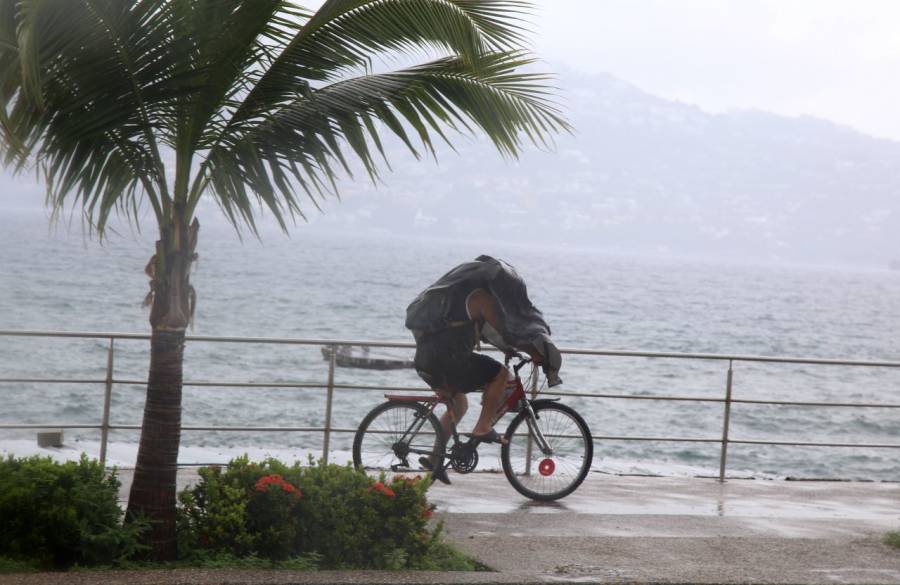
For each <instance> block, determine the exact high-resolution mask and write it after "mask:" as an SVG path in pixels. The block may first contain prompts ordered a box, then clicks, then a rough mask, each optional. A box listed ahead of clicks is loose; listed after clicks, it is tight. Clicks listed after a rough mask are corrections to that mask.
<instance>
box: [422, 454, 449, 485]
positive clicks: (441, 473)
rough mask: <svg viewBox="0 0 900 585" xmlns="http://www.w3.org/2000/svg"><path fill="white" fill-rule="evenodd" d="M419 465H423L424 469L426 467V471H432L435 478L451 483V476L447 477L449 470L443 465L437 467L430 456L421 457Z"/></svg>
mask: <svg viewBox="0 0 900 585" xmlns="http://www.w3.org/2000/svg"><path fill="white" fill-rule="evenodd" d="M419 465H421V466H422V469H424V470H425V471H430V472H431V477H433V478H434V479H436V480H438V481H439V482H441V483H445V484H447V485H450V478H449V477H447V470H446V469H444V468H443V467H439V468H437V469H435V468H434V464H433V463H432V462H431V459H429V458H428V457H419Z"/></svg>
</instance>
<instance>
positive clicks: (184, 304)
mask: <svg viewBox="0 0 900 585" xmlns="http://www.w3.org/2000/svg"><path fill="white" fill-rule="evenodd" d="M198 230H199V224H198V223H197V221H196V220H195V221H194V223H193V224H192V225H191V226H190V228H187V226H185V225H184V223H183V222H180V221H178V220H177V219H176V221H175V222H174V225H173V226H171V228H170V229H163V230H161V237H160V240H159V241H158V242H157V244H156V255H155V256H154V257H153V259H151V261H150V264H148V266H147V273H148V275H149V276H150V277H151V282H150V289H151V295H150V300H151V302H152V308H151V310H150V324H151V326H152V328H153V333H152V336H151V338H150V373H149V375H148V380H147V399H146V402H145V404H144V421H143V424H142V426H141V442H140V446H139V447H138V455H137V462H136V463H135V469H134V481H133V482H132V484H131V492H130V494H129V497H128V510H127V512H126V518H127V519H128V520H135V519H140V518H143V519H146V520H149V521H150V531H149V533H148V534H146V535H145V537H144V544H146V545H148V546H149V551H148V557H149V558H150V559H152V560H157V561H170V560H174V559H175V557H176V555H177V548H176V543H177V539H176V535H175V500H176V484H175V478H176V472H177V469H178V468H177V465H178V447H179V444H180V442H181V388H182V366H183V362H184V335H185V329H186V328H187V326H188V324H189V322H190V319H191V314H192V312H193V289H192V288H191V286H190V267H191V263H192V262H193V260H194V249H195V247H196V245H197V232H198Z"/></svg>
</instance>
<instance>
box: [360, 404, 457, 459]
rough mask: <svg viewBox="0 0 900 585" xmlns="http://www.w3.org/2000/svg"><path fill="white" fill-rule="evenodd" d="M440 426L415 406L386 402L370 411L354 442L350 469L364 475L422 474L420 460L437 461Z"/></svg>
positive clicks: (423, 409) (433, 418) (431, 416)
mask: <svg viewBox="0 0 900 585" xmlns="http://www.w3.org/2000/svg"><path fill="white" fill-rule="evenodd" d="M443 449H444V437H443V433H442V431H441V423H440V422H439V421H438V419H437V417H436V416H434V413H432V412H429V411H428V409H427V408H425V407H424V406H422V405H421V404H419V403H417V402H390V401H389V402H385V403H383V404H379V405H378V406H376V407H375V408H374V409H372V411H371V412H369V414H367V415H366V417H365V418H364V419H363V421H362V422H361V423H360V425H359V428H358V429H357V430H356V436H354V438H353V465H354V466H356V468H357V469H362V470H365V471H424V470H423V468H422V466H421V465H420V464H419V458H420V457H430V458H431V460H432V461H438V459H439V456H440V455H441V454H442V452H443Z"/></svg>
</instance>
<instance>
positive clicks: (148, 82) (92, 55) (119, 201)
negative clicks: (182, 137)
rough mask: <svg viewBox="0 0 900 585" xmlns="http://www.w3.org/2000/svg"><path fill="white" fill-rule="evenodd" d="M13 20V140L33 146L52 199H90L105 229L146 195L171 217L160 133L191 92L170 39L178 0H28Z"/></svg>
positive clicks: (7, 106) (9, 104)
mask: <svg viewBox="0 0 900 585" xmlns="http://www.w3.org/2000/svg"><path fill="white" fill-rule="evenodd" d="M3 10H4V12H3V13H4V14H6V12H5V11H6V10H7V8H5V7H4V9H3ZM13 16H14V27H15V31H16V39H17V42H18V44H17V46H16V47H15V48H4V49H3V53H2V56H0V59H2V60H3V61H5V62H6V61H8V62H12V63H18V64H19V68H20V75H18V76H16V75H14V74H11V75H9V76H8V77H9V78H8V79H7V80H6V81H7V82H8V85H6V86H5V87H4V91H3V94H2V95H3V100H4V101H3V104H2V105H3V109H4V110H5V112H6V113H7V115H6V116H5V117H6V122H5V124H4V128H5V129H6V130H7V133H6V134H7V137H6V140H5V142H6V143H7V144H9V145H12V144H13V140H14V139H15V140H17V141H18V142H19V143H20V144H21V145H24V146H25V147H26V148H27V149H28V151H30V152H33V154H34V156H35V157H36V160H37V162H38V163H39V168H40V169H42V170H43V172H44V173H45V179H46V182H47V186H48V204H49V205H50V206H51V207H62V206H64V205H66V204H67V203H68V202H70V201H71V203H72V204H73V205H82V206H83V207H84V210H85V212H86V213H88V214H90V215H91V217H92V221H91V224H92V225H95V226H97V229H98V230H99V231H100V232H101V234H102V231H103V229H104V227H105V226H106V223H107V220H108V218H109V217H110V215H111V213H112V212H113V211H115V210H116V209H124V210H125V211H126V212H128V213H134V210H135V209H136V208H137V207H138V206H139V205H140V197H139V195H140V194H142V193H143V194H145V195H147V197H148V199H149V200H150V203H151V205H152V206H153V208H154V211H155V212H156V213H157V215H160V214H162V213H163V210H164V208H165V206H166V204H167V187H166V179H165V171H164V168H163V163H162V156H161V154H160V152H159V147H158V136H157V131H158V129H159V128H161V127H163V126H165V125H167V124H170V123H171V120H172V119H173V115H174V108H173V104H174V101H175V98H176V97H177V96H178V95H179V94H180V93H181V92H183V91H184V88H183V84H181V83H177V82H176V80H178V79H179V72H178V71H176V65H177V61H176V60H175V59H173V50H172V49H173V47H172V43H171V42H169V41H170V40H171V39H172V38H173V23H174V21H175V17H176V14H175V13H174V11H173V8H172V5H171V4H170V3H167V2H165V1H164V0H156V1H152V0H141V1H136V2H133V3H124V2H108V1H102V0H80V1H78V2H75V1H71V0H44V1H37V0H30V1H29V0H25V1H19V2H16V3H15V10H14V13H13ZM7 22H8V21H7ZM4 26H7V25H4ZM20 150H21V149H20ZM11 151H12V149H10V152H11Z"/></svg>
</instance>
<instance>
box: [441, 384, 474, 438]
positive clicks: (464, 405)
mask: <svg viewBox="0 0 900 585" xmlns="http://www.w3.org/2000/svg"><path fill="white" fill-rule="evenodd" d="M450 404H451V405H452V408H453V420H454V421H456V424H457V425H458V424H459V421H461V420H462V417H464V416H465V415H466V411H467V410H469V399H468V398H466V395H465V394H463V393H462V392H454V393H452V394H450ZM441 426H442V427H443V428H444V436H445V437H447V438H448V439H449V438H450V407H448V408H447V411H446V412H445V413H444V414H443V415H442V416H441Z"/></svg>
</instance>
